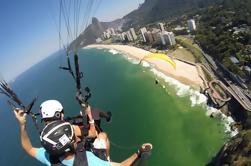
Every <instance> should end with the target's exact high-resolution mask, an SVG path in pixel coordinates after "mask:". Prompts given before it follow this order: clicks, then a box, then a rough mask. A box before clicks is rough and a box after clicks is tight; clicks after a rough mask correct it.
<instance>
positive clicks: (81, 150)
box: [73, 142, 88, 166]
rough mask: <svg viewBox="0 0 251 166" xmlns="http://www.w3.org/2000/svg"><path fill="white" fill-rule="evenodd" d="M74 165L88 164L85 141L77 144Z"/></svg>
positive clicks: (82, 165)
mask: <svg viewBox="0 0 251 166" xmlns="http://www.w3.org/2000/svg"><path fill="white" fill-rule="evenodd" d="M73 166H88V162H87V156H86V151H85V147H84V143H83V142H80V143H78V145H77V148H76V153H75V159H74V163H73Z"/></svg>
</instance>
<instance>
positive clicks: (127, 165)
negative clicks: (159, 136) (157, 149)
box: [111, 143, 153, 166]
mask: <svg viewBox="0 0 251 166" xmlns="http://www.w3.org/2000/svg"><path fill="white" fill-rule="evenodd" d="M147 146H149V147H150V149H152V148H153V146H152V144H150V143H146V144H143V145H142V146H141V147H140V149H139V150H138V151H137V152H136V153H134V154H133V155H132V156H130V157H129V158H127V159H126V160H124V161H122V162H121V163H114V162H111V165H112V166H131V165H132V164H133V163H134V162H135V161H136V160H137V159H138V158H139V157H140V155H141V153H142V152H143V151H144V150H145V149H146V147H147Z"/></svg>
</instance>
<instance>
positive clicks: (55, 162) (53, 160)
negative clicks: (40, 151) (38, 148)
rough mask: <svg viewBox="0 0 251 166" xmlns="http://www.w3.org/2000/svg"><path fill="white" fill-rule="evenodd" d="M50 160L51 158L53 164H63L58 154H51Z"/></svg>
mask: <svg viewBox="0 0 251 166" xmlns="http://www.w3.org/2000/svg"><path fill="white" fill-rule="evenodd" d="M49 160H50V163H51V166H63V164H62V163H61V161H60V160H59V158H58V157H57V156H52V155H49Z"/></svg>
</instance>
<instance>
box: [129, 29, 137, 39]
mask: <svg viewBox="0 0 251 166" xmlns="http://www.w3.org/2000/svg"><path fill="white" fill-rule="evenodd" d="M129 31H130V33H131V35H132V39H133V40H137V35H136V33H135V30H134V28H130V30H129Z"/></svg>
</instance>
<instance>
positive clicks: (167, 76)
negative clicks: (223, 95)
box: [84, 44, 239, 137]
mask: <svg viewBox="0 0 251 166" xmlns="http://www.w3.org/2000/svg"><path fill="white" fill-rule="evenodd" d="M84 48H87V49H88V48H96V49H108V50H109V52H111V53H112V54H114V55H115V56H116V55H119V54H118V53H122V54H123V55H124V56H125V57H126V58H127V59H129V60H130V59H132V60H136V61H137V62H138V61H140V60H141V59H142V58H143V57H144V56H145V55H149V54H151V52H149V51H146V50H143V49H141V48H137V47H133V46H128V45H103V44H93V45H89V46H87V47H84ZM174 61H175V62H176V65H177V63H178V64H179V65H177V66H176V70H177V69H178V68H181V69H183V70H184V71H187V70H189V69H190V71H189V72H183V73H181V74H183V75H182V76H180V77H179V74H180V73H178V74H177V73H175V72H174V70H175V69H173V68H172V67H171V65H170V64H168V63H167V62H163V60H159V59H155V58H153V59H148V60H144V61H143V63H142V65H143V67H151V68H152V69H151V71H152V72H153V73H154V74H155V75H156V77H157V78H162V79H164V81H165V82H166V83H168V84H170V85H174V86H175V87H176V91H177V95H178V96H181V97H182V96H184V94H187V95H188V96H189V98H190V101H191V106H192V107H193V106H196V105H202V107H204V108H205V109H206V110H207V111H206V112H205V114H206V116H208V117H210V116H212V115H213V116H215V117H216V118H219V120H221V121H222V122H223V124H224V126H225V133H226V134H229V135H230V137H234V136H235V135H237V134H238V133H239V131H238V130H237V129H235V130H232V128H231V125H232V124H233V123H234V122H235V121H234V120H233V118H232V117H231V116H226V115H225V114H224V113H222V112H221V111H220V110H218V109H216V108H213V107H210V106H209V105H207V102H206V101H207V97H206V96H205V95H204V94H201V93H200V92H199V91H198V88H203V87H204V82H203V80H202V78H201V75H200V74H201V73H200V71H198V68H197V65H194V64H190V63H185V62H183V61H182V60H177V59H174ZM158 65H159V66H158ZM182 67H184V68H182ZM189 67H190V68H189ZM191 69H192V70H191ZM170 71H172V72H170ZM175 74H176V75H175ZM196 76H197V77H196ZM191 78H192V79H191ZM194 78H197V79H196V80H193V79H194ZM163 88H165V87H163Z"/></svg>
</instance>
